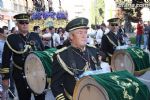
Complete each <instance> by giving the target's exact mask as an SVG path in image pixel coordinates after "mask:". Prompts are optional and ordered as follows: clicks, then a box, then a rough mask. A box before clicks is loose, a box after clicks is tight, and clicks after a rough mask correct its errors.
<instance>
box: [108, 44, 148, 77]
mask: <svg viewBox="0 0 150 100" xmlns="http://www.w3.org/2000/svg"><path fill="white" fill-rule="evenodd" d="M111 68H112V70H113V71H116V70H128V71H129V72H130V73H133V74H135V75H136V76H139V75H142V74H143V73H145V71H147V70H149V68H150V62H149V54H148V53H147V52H145V51H143V50H142V49H139V48H136V47H134V48H128V49H124V50H117V51H115V52H114V54H113V56H112V58H111Z"/></svg>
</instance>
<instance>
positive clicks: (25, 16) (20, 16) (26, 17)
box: [14, 13, 30, 21]
mask: <svg viewBox="0 0 150 100" xmlns="http://www.w3.org/2000/svg"><path fill="white" fill-rule="evenodd" d="M14 18H15V19H16V21H19V20H29V18H30V16H29V15H28V14H26V13H21V14H17V15H15V16H14Z"/></svg>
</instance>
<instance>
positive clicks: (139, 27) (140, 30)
mask: <svg viewBox="0 0 150 100" xmlns="http://www.w3.org/2000/svg"><path fill="white" fill-rule="evenodd" d="M143 33H144V25H143V21H142V20H140V21H139V22H138V24H137V32H136V46H138V47H140V48H141V42H142V35H143Z"/></svg>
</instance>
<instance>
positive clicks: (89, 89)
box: [73, 71, 150, 100]
mask: <svg viewBox="0 0 150 100" xmlns="http://www.w3.org/2000/svg"><path fill="white" fill-rule="evenodd" d="M143 91H144V92H143ZM149 98H150V92H149V90H148V88H147V86H146V85H144V84H143V83H142V82H140V81H139V80H138V79H137V78H135V77H134V76H133V75H131V74H130V73H129V72H128V71H116V72H112V73H105V74H99V75H91V76H86V77H83V78H82V79H80V80H79V81H78V82H77V84H76V86H75V89H74V94H73V100H149Z"/></svg>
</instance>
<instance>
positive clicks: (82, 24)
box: [66, 17, 89, 32]
mask: <svg viewBox="0 0 150 100" xmlns="http://www.w3.org/2000/svg"><path fill="white" fill-rule="evenodd" d="M88 22H89V21H88V19H87V18H84V17H79V18H76V19H73V20H72V21H70V22H69V23H68V24H67V25H66V31H67V32H70V31H72V30H75V29H80V28H85V29H88V28H89V27H87V25H88Z"/></svg>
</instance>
